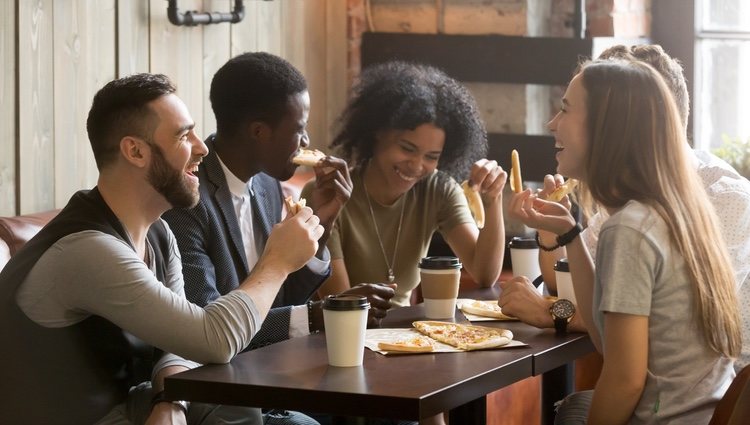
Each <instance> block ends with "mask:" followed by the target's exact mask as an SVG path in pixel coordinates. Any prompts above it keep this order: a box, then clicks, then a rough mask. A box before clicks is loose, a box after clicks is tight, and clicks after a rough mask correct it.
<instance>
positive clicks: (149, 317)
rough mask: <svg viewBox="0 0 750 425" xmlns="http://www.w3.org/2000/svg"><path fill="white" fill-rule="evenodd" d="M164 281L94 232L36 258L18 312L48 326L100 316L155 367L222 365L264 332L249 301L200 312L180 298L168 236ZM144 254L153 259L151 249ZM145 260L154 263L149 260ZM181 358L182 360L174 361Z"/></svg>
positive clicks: (233, 296)
mask: <svg viewBox="0 0 750 425" xmlns="http://www.w3.org/2000/svg"><path fill="white" fill-rule="evenodd" d="M170 245H171V246H172V253H171V255H170V257H169V258H168V259H167V261H168V267H167V269H168V272H167V279H166V280H167V281H166V282H163V284H162V283H161V282H159V281H158V280H157V279H156V277H155V275H154V272H153V271H152V270H154V267H155V265H154V264H153V261H151V264H150V265H148V266H147V265H146V264H145V263H144V262H143V261H142V260H141V259H140V258H138V256H137V255H136V253H135V252H134V251H133V249H132V248H131V247H130V246H128V244H127V243H125V242H124V241H122V240H120V239H117V238H115V237H112V236H110V235H106V234H104V233H101V232H97V231H83V232H79V233H74V234H71V235H68V236H66V237H64V238H62V239H60V240H59V241H57V242H56V243H55V244H54V245H52V246H51V247H50V248H49V249H48V250H47V251H46V252H45V253H44V254H43V255H42V257H41V258H40V259H39V261H38V262H37V263H36V265H35V266H34V267H33V268H32V270H31V272H30V273H29V274H28V276H27V277H26V279H25V280H24V282H23V284H22V285H21V287H20V288H19V289H18V292H17V294H16V300H17V302H18V305H19V307H20V308H21V310H23V312H24V313H25V314H26V315H27V316H28V317H29V318H30V319H31V320H33V321H34V322H36V323H38V324H40V325H42V326H47V327H64V326H69V325H72V324H75V323H78V322H80V321H82V320H84V319H86V318H87V317H89V316H90V315H98V316H101V317H103V318H105V319H107V320H109V321H111V322H112V323H114V324H116V325H117V326H119V327H121V328H122V329H124V330H126V331H128V332H130V333H131V334H133V335H135V336H136V337H138V338H140V339H142V340H144V341H146V342H147V343H149V344H151V345H153V346H155V347H158V348H160V349H162V350H163V351H164V352H166V353H174V355H169V354H168V355H165V356H164V357H163V358H162V359H161V361H160V362H159V364H158V365H157V366H156V367H155V368H154V373H157V372H158V371H159V370H160V369H161V368H163V367H165V366H169V365H184V366H186V367H194V366H195V364H194V363H192V362H190V361H188V360H186V359H189V360H192V361H194V362H199V363H226V362H228V361H229V360H230V359H231V358H232V357H233V356H234V355H235V354H237V353H239V352H240V351H241V350H242V349H243V348H244V347H245V346H246V345H247V343H248V342H249V341H250V339H251V338H252V336H253V335H254V334H255V332H256V331H257V330H258V329H259V327H260V325H261V318H260V315H259V313H258V310H257V308H256V306H255V304H254V303H253V301H252V299H251V298H250V297H249V296H248V295H247V294H246V293H244V292H242V291H233V292H231V293H229V294H227V295H225V296H223V297H221V298H219V299H217V300H216V301H215V302H214V303H211V304H209V305H207V306H206V307H205V308H200V307H198V306H196V305H194V304H191V303H190V302H188V301H187V300H186V299H185V295H184V289H183V286H184V285H183V280H182V265H181V260H180V254H179V251H178V249H177V245H176V243H175V240H174V235H172V234H171V232H170ZM148 249H149V252H151V253H153V251H152V249H151V247H149V248H148ZM149 258H152V259H153V258H154V256H153V255H149ZM178 356H179V357H178Z"/></svg>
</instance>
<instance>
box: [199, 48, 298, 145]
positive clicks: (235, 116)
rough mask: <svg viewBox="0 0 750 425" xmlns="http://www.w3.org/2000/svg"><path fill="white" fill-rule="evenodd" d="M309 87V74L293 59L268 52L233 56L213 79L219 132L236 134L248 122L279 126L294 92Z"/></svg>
mask: <svg viewBox="0 0 750 425" xmlns="http://www.w3.org/2000/svg"><path fill="white" fill-rule="evenodd" d="M306 90H307V82H306V81H305V77H304V76H302V73H300V72H299V71H298V70H297V69H296V68H295V67H294V66H293V65H292V64H291V63H289V62H287V61H286V60H284V59H282V58H280V57H278V56H274V55H272V54H270V53H265V52H253V53H243V54H241V55H239V56H236V57H234V58H232V59H230V60H229V61H228V62H227V63H225V64H224V66H222V67H221V68H220V69H219V70H218V71H217V72H216V74H215V75H214V78H213V80H212V81H211V94H210V97H211V107H212V108H213V110H214V115H215V116H216V127H217V132H218V133H219V134H223V135H226V136H230V137H231V136H234V135H235V133H236V132H237V130H238V129H239V128H240V127H241V126H242V125H244V124H245V123H248V122H252V121H262V122H265V123H266V124H268V125H270V126H271V127H274V126H276V124H278V122H279V121H280V120H281V119H282V118H283V116H284V114H285V113H286V107H287V102H288V101H289V98H290V97H291V96H294V95H296V94H299V93H302V92H304V91H306Z"/></svg>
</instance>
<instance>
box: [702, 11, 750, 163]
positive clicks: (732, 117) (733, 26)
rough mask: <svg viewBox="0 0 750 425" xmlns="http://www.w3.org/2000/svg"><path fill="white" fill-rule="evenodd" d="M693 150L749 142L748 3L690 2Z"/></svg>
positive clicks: (749, 61) (749, 32) (749, 70)
mask: <svg viewBox="0 0 750 425" xmlns="http://www.w3.org/2000/svg"><path fill="white" fill-rule="evenodd" d="M695 11H696V14H695V16H696V20H695V21H696V33H695V95H694V99H693V100H694V101H693V102H692V105H693V109H694V114H693V116H694V117H695V122H694V127H695V128H694V130H695V131H694V141H695V145H696V147H699V148H702V149H711V148H715V147H718V146H720V145H721V144H722V140H723V139H724V138H730V139H741V140H750V2H748V1H747V0H696V3H695Z"/></svg>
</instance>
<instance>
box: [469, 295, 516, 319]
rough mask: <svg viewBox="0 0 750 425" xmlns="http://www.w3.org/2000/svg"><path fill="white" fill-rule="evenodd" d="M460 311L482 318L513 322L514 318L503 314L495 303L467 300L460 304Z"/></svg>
mask: <svg viewBox="0 0 750 425" xmlns="http://www.w3.org/2000/svg"><path fill="white" fill-rule="evenodd" d="M461 310H462V311H464V312H466V313H469V314H476V315H477V316H483V317H494V318H495V319H504V320H515V319H516V318H515V317H512V316H508V315H506V314H503V309H502V308H500V306H499V305H497V301H479V300H467V301H465V302H463V303H462V304H461Z"/></svg>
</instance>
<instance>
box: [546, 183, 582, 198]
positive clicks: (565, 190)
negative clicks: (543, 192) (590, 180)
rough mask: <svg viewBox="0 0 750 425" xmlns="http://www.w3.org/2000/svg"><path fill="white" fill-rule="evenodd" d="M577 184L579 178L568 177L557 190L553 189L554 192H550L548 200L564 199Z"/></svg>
mask: <svg viewBox="0 0 750 425" xmlns="http://www.w3.org/2000/svg"><path fill="white" fill-rule="evenodd" d="M577 185H578V180H576V179H568V180H566V181H565V183H563V184H561V185H560V186H558V187H557V188H556V189H555V190H553V191H552V193H550V194H549V195H548V196H547V200H548V201H553V202H560V201H562V198H564V197H565V196H567V195H568V194H570V192H572V191H573V189H575V187H576V186H577Z"/></svg>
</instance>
